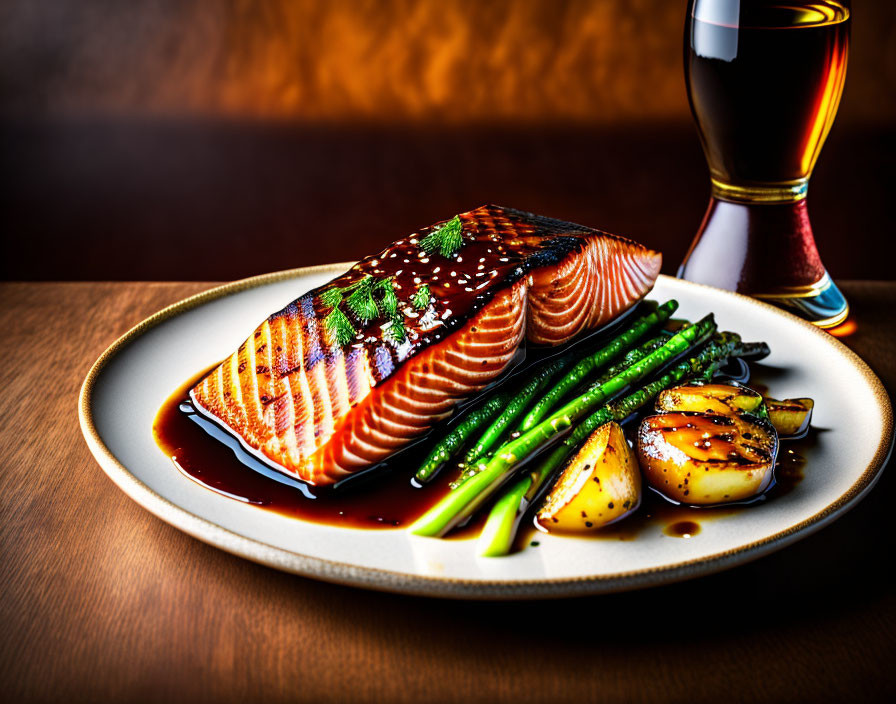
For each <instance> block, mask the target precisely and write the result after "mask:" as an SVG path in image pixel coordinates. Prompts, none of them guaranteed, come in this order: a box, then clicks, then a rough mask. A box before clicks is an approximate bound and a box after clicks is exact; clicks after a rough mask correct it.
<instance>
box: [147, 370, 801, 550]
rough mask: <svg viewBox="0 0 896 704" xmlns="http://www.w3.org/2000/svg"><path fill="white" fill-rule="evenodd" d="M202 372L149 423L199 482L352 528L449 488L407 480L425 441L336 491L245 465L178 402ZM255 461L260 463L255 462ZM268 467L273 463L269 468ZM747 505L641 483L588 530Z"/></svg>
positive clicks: (390, 524) (676, 526)
mask: <svg viewBox="0 0 896 704" xmlns="http://www.w3.org/2000/svg"><path fill="white" fill-rule="evenodd" d="M203 376H205V372H203V373H202V374H199V375H197V377H196V378H195V379H190V380H189V381H187V382H186V383H185V384H184V385H183V386H182V387H181V388H179V389H177V390H176V391H175V392H174V393H173V394H171V396H170V397H169V398H168V400H167V401H166V402H165V404H164V405H163V406H162V408H161V409H160V410H159V413H158V415H157V416H156V419H155V422H154V424H153V433H154V436H155V439H156V443H157V444H158V445H159V447H160V448H161V449H162V451H163V452H165V454H166V455H167V456H168V457H170V458H171V460H172V463H173V465H174V466H175V467H176V468H177V469H178V470H180V471H181V472H182V473H183V474H184V475H186V476H187V477H189V478H190V479H192V480H193V481H195V482H197V483H199V484H201V485H202V486H204V487H206V488H208V489H210V490H212V491H214V492H217V493H219V494H222V495H223V496H226V497H228V498H231V499H233V500H236V501H241V502H243V503H249V504H252V505H255V506H258V507H259V508H262V509H265V510H268V511H273V512H275V513H278V514H281V515H284V516H289V517H292V518H299V519H302V520H306V521H312V522H315V523H323V524H328V525H334V526H341V527H351V528H368V529H369V528H374V529H376V528H399V527H402V526H407V525H409V524H410V523H412V522H413V521H414V520H416V519H417V518H418V517H419V516H421V515H422V514H423V513H424V512H425V511H426V510H427V509H429V508H430V507H431V506H433V505H434V504H435V503H436V502H437V501H438V500H439V499H440V498H442V496H444V495H445V494H446V493H447V492H448V491H449V487H448V484H449V482H450V481H451V479H452V477H451V473H450V472H442V473H441V474H440V475H439V476H437V477H436V478H435V479H434V480H433V481H432V482H431V483H430V484H427V485H426V486H424V487H418V486H415V485H414V484H412V483H411V481H410V477H411V476H412V471H411V470H412V468H415V467H416V466H417V465H418V464H419V461H420V460H421V459H422V455H423V454H424V453H425V452H426V451H427V450H428V449H429V443H422V444H421V446H420V448H419V449H418V450H416V451H415V450H413V449H412V450H411V451H409V452H408V454H407V455H405V456H403V459H402V463H401V464H402V466H401V467H399V468H395V469H392V470H388V471H384V472H378V473H377V474H376V476H374V477H371V478H369V479H364V478H362V479H359V480H357V481H356V482H355V483H353V484H350V485H349V486H347V487H345V488H342V489H340V490H338V491H333V490H327V489H324V490H321V491H319V492H318V495H317V496H312V495H311V492H310V491H309V490H308V489H307V487H306V488H305V489H304V490H301V491H300V490H299V489H297V488H296V486H293V485H289V484H283V483H280V482H278V481H276V480H274V479H272V478H271V477H270V476H265V475H263V474H260V473H259V472H258V471H256V470H255V469H252V468H251V467H249V466H247V465H246V464H244V463H243V461H241V460H240V459H239V458H238V456H237V455H236V454H235V453H234V452H233V450H231V448H230V447H229V446H227V445H226V444H224V443H223V442H221V441H219V440H218V439H216V438H214V437H212V436H211V435H209V433H208V432H206V430H204V429H203V428H202V427H200V425H199V424H197V422H195V421H194V420H193V417H191V416H190V415H188V414H187V413H184V412H183V411H182V410H181V405H182V403H183V402H184V400H185V399H186V397H187V392H188V391H189V389H190V388H192V386H193V385H194V384H195V383H196V382H197V381H198V380H199V379H201V378H202V377H203ZM813 442H814V433H813V432H812V431H810V434H809V436H808V437H807V438H805V439H804V440H799V441H796V442H788V441H783V442H782V444H781V449H780V451H779V455H778V464H777V466H776V469H775V480H776V483H775V485H774V486H773V487H772V488H771V489H770V490H769V491H768V492H766V493H765V494H764V495H763V497H762V498H761V500H763V501H764V500H769V499H773V498H774V497H775V496H780V495H783V494H786V493H788V492H790V491H792V490H793V488H794V487H795V486H796V484H797V483H798V482H799V481H800V480H801V479H802V473H803V468H804V465H805V460H804V459H803V454H802V453H803V452H804V450H803V448H805V447H809V446H811V445H812V443H813ZM256 469H257V468H256ZM269 471H270V470H269ZM745 508H746V507H745V506H744V505H735V504H731V505H727V506H718V507H704V508H700V507H691V506H681V505H677V504H673V503H671V502H669V501H667V500H665V499H663V498H662V497H661V496H659V495H658V494H656V493H655V492H653V491H652V490H649V489H646V488H645V491H644V498H643V501H642V504H641V507H640V508H639V509H638V511H637V512H635V513H634V514H633V515H631V516H628V517H626V518H625V519H624V520H622V521H620V522H619V523H615V524H612V525H610V526H607V527H605V528H603V529H601V530H600V531H597V532H596V533H594V534H593V537H594V538H597V539H604V540H635V539H636V538H637V537H638V536H639V535H640V534H641V533H643V532H644V531H645V530H647V529H648V528H652V527H655V526H662V530H663V532H664V534H665V535H667V536H670V537H678V538H685V537H694V536H696V535H698V534H699V533H700V530H701V525H702V524H703V523H704V522H705V521H707V520H714V519H717V518H720V517H724V516H730V515H732V514H734V513H737V512H738V511H741V510H744V509H745ZM484 513H485V512H483V511H480V512H479V514H482V515H477V517H475V518H474V520H473V521H471V523H470V524H469V525H467V526H464V527H463V528H461V529H459V530H455V531H453V532H452V533H451V534H450V536H449V537H452V538H456V539H465V538H474V537H476V536H477V535H478V533H479V528H481V527H482V524H483V522H484ZM538 542H539V538H538V537H537V531H536V529H535V527H534V525H533V524H532V522H531V520H528V519H527V520H526V521H524V524H523V528H522V529H521V530H520V531H519V535H518V537H517V540H516V548H517V549H522V548H524V547H526V546H528V545H533V544H535V545H537V544H538Z"/></svg>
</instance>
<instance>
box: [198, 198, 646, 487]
mask: <svg viewBox="0 0 896 704" xmlns="http://www.w3.org/2000/svg"><path fill="white" fill-rule="evenodd" d="M459 217H460V219H461V222H462V224H463V231H464V246H463V247H462V248H461V249H460V251H459V252H458V253H457V254H456V255H455V256H453V257H451V258H446V257H443V256H442V255H441V254H438V253H435V254H427V253H426V252H424V251H422V249H421V248H420V246H419V243H420V241H421V240H422V238H424V237H425V236H426V235H427V234H428V233H429V232H431V231H432V230H433V229H434V228H435V227H438V226H439V225H440V224H441V223H439V224H437V225H434V226H431V227H428V228H424V229H423V230H421V231H420V232H418V233H416V234H414V235H412V236H410V237H408V238H405V239H402V240H398V241H397V242H395V243H393V244H392V245H390V246H389V247H387V248H386V249H385V250H383V251H382V252H380V253H379V254H377V255H374V256H371V257H367V258H366V259H364V260H363V261H361V262H359V263H358V264H356V265H355V266H353V267H352V268H351V269H349V270H348V271H347V272H346V273H344V274H342V275H341V276H338V277H336V278H335V279H333V280H332V281H331V282H329V283H327V284H325V285H324V286H321V287H319V288H317V289H315V290H313V291H310V292H308V293H307V294H305V295H303V296H301V297H300V298H298V299H297V300H296V301H293V302H292V303H290V304H289V305H287V306H286V307H285V308H283V309H282V310H281V311H278V312H277V313H274V314H273V315H271V316H270V317H269V318H268V319H267V320H265V321H264V322H263V323H262V324H261V325H260V326H259V327H258V329H257V330H256V331H255V332H254V333H253V335H252V336H251V337H250V338H249V339H248V340H247V341H246V342H245V343H244V344H243V345H241V346H240V348H239V349H238V350H237V351H236V352H235V353H234V354H233V355H232V356H231V357H230V358H228V359H227V360H225V361H224V362H223V363H222V364H221V365H220V366H219V367H218V368H216V369H215V370H213V371H212V372H211V373H210V374H209V375H208V376H206V377H205V378H204V379H203V380H202V381H201V382H200V383H199V384H197V385H196V386H195V387H194V388H193V389H192V391H191V392H190V398H191V401H192V403H193V405H194V406H195V407H196V408H197V410H199V411H200V412H202V413H203V414H204V415H207V416H209V417H211V418H212V419H214V420H215V421H217V422H218V423H219V424H220V425H222V426H223V427H224V428H225V429H226V430H228V431H229V432H231V433H233V434H234V435H236V436H237V437H238V438H239V439H240V440H241V442H242V443H243V445H244V446H245V447H247V449H249V450H250V451H252V452H253V453H254V454H256V455H257V456H259V457H260V458H262V459H264V460H265V461H266V462H267V463H269V464H271V465H272V466H273V467H275V468H276V469H278V470H280V471H282V472H284V473H286V474H289V475H291V476H294V477H296V478H298V479H301V480H303V481H306V482H308V483H311V484H315V485H328V484H333V483H335V482H337V481H339V480H340V479H342V478H344V477H345V476H347V475H350V474H352V473H354V472H357V471H360V470H362V469H365V468H367V467H369V466H371V465H374V464H377V463H378V462H381V461H382V460H384V459H385V458H386V457H388V456H389V455H390V454H392V453H393V452H395V451H396V450H398V449H401V448H402V447H404V446H405V445H407V444H408V443H410V442H412V441H413V440H414V439H415V438H417V437H419V436H420V435H422V434H423V433H425V432H426V431H427V430H428V429H430V428H431V427H432V426H433V425H435V424H436V423H438V422H439V421H441V420H443V419H444V418H446V417H448V416H449V415H450V414H451V413H452V412H453V410H454V408H455V406H456V405H457V403H458V402H460V401H461V400H463V399H465V398H469V397H470V396H472V395H474V394H476V393H478V392H479V391H481V390H482V389H483V388H485V387H486V386H487V385H488V384H489V383H491V382H492V381H493V380H495V379H496V378H497V377H498V376H500V375H501V374H502V373H503V372H504V371H505V370H506V369H507V368H508V366H509V365H510V364H511V362H512V360H513V358H514V355H515V354H516V353H517V351H518V348H519V346H520V345H521V343H522V342H523V340H524V339H527V340H528V341H529V342H530V343H533V344H537V345H560V344H563V343H565V342H568V341H569V340H571V339H573V338H574V337H576V336H578V335H579V334H581V333H583V332H586V331H588V330H593V329H595V328H598V327H601V326H603V325H605V324H606V323H608V322H610V321H611V320H612V319H614V318H616V317H617V316H618V315H620V314H621V313H623V312H624V311H625V310H627V309H628V308H630V307H631V306H633V305H634V304H635V303H637V302H638V301H639V300H641V298H643V296H644V295H645V294H646V293H647V292H648V291H649V290H650V289H651V288H652V286H653V284H654V282H655V280H656V277H657V275H658V274H659V269H660V263H661V257H660V255H659V253H657V252H653V251H651V250H648V249H646V248H645V247H643V246H641V245H639V244H636V243H634V242H631V241H629V240H626V239H624V238H622V237H617V236H615V235H610V234H607V233H604V232H601V231H599V230H594V229H591V228H587V227H583V226H581V225H575V224H572V223H566V222H562V221H559V220H553V219H550V218H544V217H540V216H537V215H532V214H529V213H523V212H520V211H516V210H512V209H509V208H502V207H499V206H492V205H489V206H483V207H481V208H477V209H476V210H473V211H470V212H468V213H464V214H462V215H460V216H459ZM367 275H373V276H376V277H380V278H382V277H393V281H394V285H395V290H396V294H397V295H398V298H399V299H400V300H401V302H402V311H403V314H404V322H405V328H406V330H407V339H406V340H404V341H403V342H401V343H395V342H392V341H388V340H384V339H383V334H382V325H383V321H382V320H373V321H368V322H367V323H364V321H360V320H358V319H357V318H355V317H353V316H352V315H351V314H350V313H349V315H350V317H351V318H352V323H353V324H354V326H355V329H356V330H357V337H356V339H355V340H353V341H352V342H350V343H349V344H347V345H344V346H342V347H340V346H337V345H335V344H333V343H332V342H331V341H330V340H329V339H328V337H329V336H328V333H327V332H326V331H325V329H324V325H323V320H324V318H325V316H326V314H327V313H328V312H329V308H328V307H327V306H325V305H324V304H323V303H322V301H321V300H320V296H321V294H322V293H323V292H324V291H326V290H327V289H329V288H332V287H340V288H344V287H346V286H349V285H351V284H353V283H355V282H357V281H359V280H361V279H362V278H363V277H364V276H367ZM421 284H426V285H427V286H429V288H430V292H431V303H430V305H429V307H428V308H427V309H426V310H424V311H417V310H415V309H414V308H413V307H412V306H410V305H406V302H407V301H408V300H409V299H410V297H411V296H412V295H413V293H414V292H415V291H416V290H417V286H419V285H421Z"/></svg>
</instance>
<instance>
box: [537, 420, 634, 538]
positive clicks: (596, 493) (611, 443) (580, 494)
mask: <svg viewBox="0 0 896 704" xmlns="http://www.w3.org/2000/svg"><path fill="white" fill-rule="evenodd" d="M640 503H641V473H640V471H639V469H638V460H637V458H636V457H635V453H634V451H633V450H632V449H631V447H629V444H628V441H627V440H626V439H625V434H624V433H623V432H622V428H620V427H619V424H618V423H606V424H604V425H602V426H600V427H599V428H597V430H595V431H594V432H593V433H591V435H590V436H589V437H588V439H587V440H586V441H585V444H584V445H582V447H581V449H580V450H579V451H578V452H577V453H576V454H575V456H573V458H572V459H571V460H570V462H569V464H567V465H566V467H565V468H564V469H563V471H562V472H561V474H560V476H559V477H558V478H557V481H556V482H555V483H554V486H553V487H551V490H550V493H549V494H548V496H547V498H546V499H545V502H544V505H543V506H542V507H541V509H540V510H539V511H538V514H537V516H536V518H537V520H538V523H539V525H541V527H542V528H544V529H545V530H547V531H549V532H555V531H559V532H564V533H587V532H590V531H594V530H597V529H598V528H600V527H602V526H605V525H607V524H608V523H613V522H614V521H618V520H619V519H621V518H623V517H625V516H627V515H628V514H629V513H631V512H632V511H634V510H635V509H637V508H638V506H639V505H640Z"/></svg>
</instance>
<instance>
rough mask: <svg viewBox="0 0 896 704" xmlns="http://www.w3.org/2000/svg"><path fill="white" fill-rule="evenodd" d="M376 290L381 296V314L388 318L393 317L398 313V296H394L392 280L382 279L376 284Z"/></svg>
mask: <svg viewBox="0 0 896 704" xmlns="http://www.w3.org/2000/svg"><path fill="white" fill-rule="evenodd" d="M377 289H379V290H380V291H381V292H382V294H383V297H382V300H381V301H380V303H382V306H383V313H384V314H385V315H387V316H389V317H394V316H395V315H396V313H397V312H398V296H396V295H395V286H394V284H393V283H392V279H391V278H388V279H382V280H380V281H379V283H377Z"/></svg>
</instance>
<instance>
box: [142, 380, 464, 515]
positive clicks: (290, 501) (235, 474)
mask: <svg viewBox="0 0 896 704" xmlns="http://www.w3.org/2000/svg"><path fill="white" fill-rule="evenodd" d="M202 376H204V374H203V375H202ZM199 378H201V376H200V377H197V379H199ZM197 379H191V380H190V381H188V382H187V383H186V384H184V385H183V387H181V388H179V389H178V390H177V391H175V392H174V393H173V394H172V395H171V396H170V397H169V399H168V400H167V401H166V402H165V404H164V405H163V406H162V408H161V409H160V410H159V413H158V415H157V416H156V419H155V422H154V423H153V433H154V435H155V439H156V443H157V444H158V445H159V447H160V448H162V450H163V451H164V452H165V454H166V455H168V457H170V458H171V460H172V462H173V463H174V465H175V467H177V469H179V470H180V471H181V472H183V473H184V474H185V475H186V476H188V477H190V478H191V479H193V480H194V481H196V482H198V483H199V484H202V485H203V486H205V487H207V488H209V489H211V490H212V491H215V492H218V493H219V494H223V495H224V496H228V497H230V498H232V499H236V500H238V501H243V502H245V503H250V504H254V505H256V506H259V507H261V508H264V509H267V510H269V511H274V512H276V513H280V514H283V515H285V516H291V517H294V518H301V519H303V520H307V521H314V522H317V523H327V524H331V525H338V526H346V527H353V528H394V527H398V526H402V525H405V524H407V523H409V522H410V521H412V520H413V519H415V518H416V517H417V516H419V515H420V514H422V513H423V512H424V511H425V510H426V509H427V508H429V507H430V506H432V505H433V504H434V503H435V502H436V501H438V500H439V498H441V496H442V495H443V494H444V493H445V492H446V491H447V490H448V481H449V479H448V477H447V475H446V476H444V477H443V478H436V479H435V480H434V481H433V483H432V484H430V485H428V486H426V487H424V488H422V489H418V488H416V487H414V486H412V485H411V483H410V481H409V480H408V476H407V474H406V473H403V472H399V471H393V472H388V471H386V472H383V473H380V474H379V475H378V476H377V477H376V478H375V480H367V481H359V482H358V484H357V485H355V486H352V487H348V488H346V489H344V490H342V491H339V492H338V493H335V492H330V493H322V494H321V495H320V496H318V497H314V496H313V495H311V493H310V492H309V491H307V490H306V489H305V488H304V486H303V485H301V482H298V481H296V482H294V483H293V482H291V483H289V484H286V483H282V481H290V480H289V479H288V478H287V477H285V476H284V475H278V476H275V475H277V473H276V472H274V470H271V469H267V468H263V467H262V466H261V463H260V462H258V463H257V465H253V466H252V467H248V466H247V465H246V464H245V463H244V461H241V459H238V458H237V455H236V454H235V453H234V451H233V449H231V447H230V446H228V445H227V444H225V442H224V441H223V440H225V438H224V437H221V438H220V439H218V438H216V437H212V436H211V435H210V434H209V433H208V432H207V430H206V429H203V427H202V426H200V425H199V424H198V423H197V422H196V420H195V418H196V416H195V415H191V414H188V413H184V412H183V411H182V410H181V405H182V403H183V401H184V399H186V397H187V392H188V391H189V389H190V388H192V385H193V384H195V383H196V381H197ZM206 423H208V421H206ZM208 426H211V424H210V423H209V424H208ZM208 426H206V427H208ZM212 427H214V426H212ZM218 432H220V433H221V434H222V436H223V435H224V433H223V431H220V430H219V431H218ZM240 456H241V457H242V459H243V460H246V461H248V460H249V458H248V456H247V455H246V454H245V453H243V454H241V455H240ZM410 459H411V458H409V460H410ZM410 466H414V465H410ZM264 469H267V472H268V473H269V474H267V475H265V474H262V473H261V472H262V471H263V470H264Z"/></svg>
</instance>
